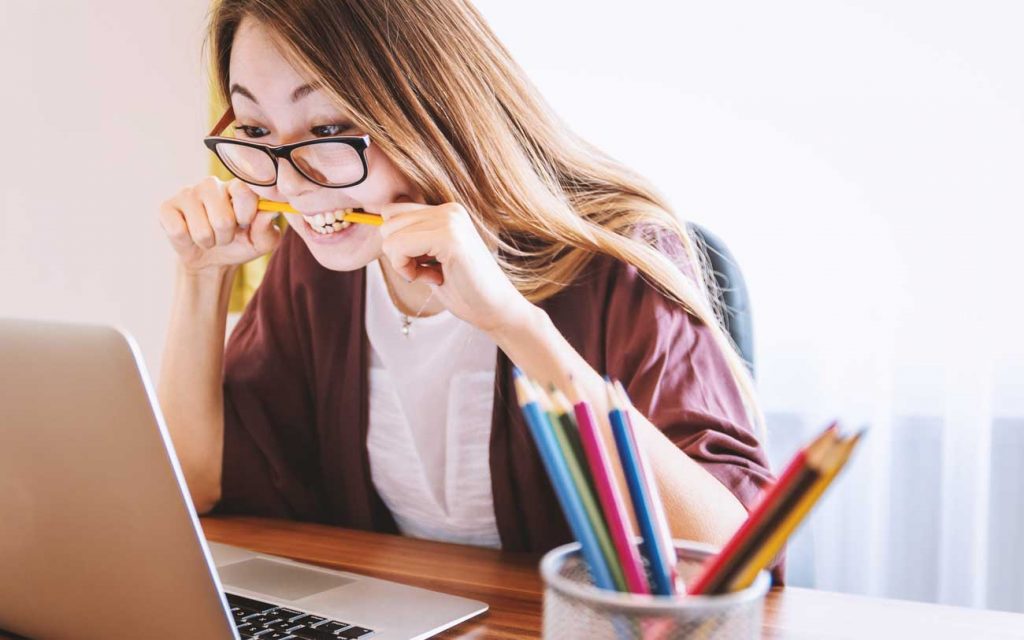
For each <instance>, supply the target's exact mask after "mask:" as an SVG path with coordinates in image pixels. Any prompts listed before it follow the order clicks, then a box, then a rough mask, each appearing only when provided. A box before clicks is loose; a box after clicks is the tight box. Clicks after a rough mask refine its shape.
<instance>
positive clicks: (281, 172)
mask: <svg viewBox="0 0 1024 640" xmlns="http://www.w3.org/2000/svg"><path fill="white" fill-rule="evenodd" d="M316 188H317V185H316V184H314V183H312V182H310V181H309V180H308V179H307V178H306V176H304V175H302V174H301V173H299V172H298V171H297V170H296V169H295V167H293V166H292V163H291V162H288V161H287V160H284V159H282V160H281V161H280V162H278V163H277V190H278V192H279V193H280V194H281V195H282V196H284V197H286V198H289V199H290V198H297V197H298V196H301V195H303V194H305V193H309V192H310V191H312V190H313V189H316Z"/></svg>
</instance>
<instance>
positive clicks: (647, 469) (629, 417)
mask: <svg viewBox="0 0 1024 640" xmlns="http://www.w3.org/2000/svg"><path fill="white" fill-rule="evenodd" d="M612 391H613V392H614V393H615V396H616V398H617V399H618V401H619V406H620V407H622V413H623V416H624V417H625V419H626V426H627V427H628V432H629V438H630V440H631V441H632V442H633V446H634V447H635V448H636V452H637V459H638V460H639V462H640V470H641V471H642V473H643V478H644V482H645V483H646V484H647V486H648V488H649V489H648V490H649V492H650V495H651V507H652V511H653V514H654V527H655V532H656V533H657V535H658V539H659V541H660V545H659V546H660V548H661V551H662V553H663V554H664V556H665V558H664V561H665V568H666V570H667V571H668V574H669V580H671V583H672V593H676V592H678V591H682V592H683V593H685V592H686V586H685V585H684V584H682V580H681V579H680V577H679V571H678V564H679V558H678V556H677V555H676V545H675V541H674V540H673V539H672V530H671V529H670V528H669V526H668V518H667V517H666V516H665V503H664V502H662V500H661V493H660V491H659V490H658V483H657V481H656V480H655V477H654V470H653V469H654V467H652V466H651V463H650V461H649V460H648V458H647V454H646V452H645V451H644V448H643V447H641V446H640V443H639V442H638V441H637V439H636V425H635V424H634V423H633V411H634V410H635V408H634V407H633V403H632V402H631V401H630V399H629V394H627V393H626V388H625V387H623V386H622V382H621V381H619V380H613V381H612Z"/></svg>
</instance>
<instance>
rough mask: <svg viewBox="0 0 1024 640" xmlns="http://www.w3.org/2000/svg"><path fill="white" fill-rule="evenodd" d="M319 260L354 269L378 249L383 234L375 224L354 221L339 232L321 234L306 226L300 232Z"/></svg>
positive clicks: (338, 268)
mask: <svg viewBox="0 0 1024 640" xmlns="http://www.w3.org/2000/svg"><path fill="white" fill-rule="evenodd" d="M299 235H300V236H301V237H302V240H303V241H304V242H305V243H306V246H307V247H308V248H309V252H310V253H312V254H313V257H314V258H316V261H317V262H319V263H320V264H321V266H323V267H324V268H325V269H330V270H331V271H355V270H356V269H362V268H363V267H365V266H366V265H367V264H368V263H369V262H370V261H371V260H373V259H374V257H375V256H376V255H377V254H378V253H379V247H377V246H374V245H379V244H380V236H379V234H378V232H377V229H376V228H375V227H372V226H370V225H363V224H353V225H352V226H350V227H348V228H347V229H344V230H342V231H340V232H334V233H328V234H320V233H318V232H317V231H314V230H313V229H311V228H309V227H307V228H305V229H303V233H300V234H299Z"/></svg>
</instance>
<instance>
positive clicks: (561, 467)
mask: <svg viewBox="0 0 1024 640" xmlns="http://www.w3.org/2000/svg"><path fill="white" fill-rule="evenodd" d="M513 378H514V382H515V387H516V396H517V398H518V401H519V407H520V408H521V409H522V411H523V415H524V416H525V417H526V424H527V426H528V427H529V429H530V433H531V435H532V436H533V440H534V442H535V443H536V444H537V449H538V450H539V451H540V457H541V461H542V462H543V463H544V468H545V470H546V471H547V474H548V478H549V479H550V480H551V485H552V487H553V488H554V490H555V495H556V496H557V497H558V502H559V504H560V505H561V507H562V512H563V513H564V514H565V519H566V520H567V521H568V522H569V528H570V529H571V530H572V533H573V535H574V536H575V537H576V539H577V540H578V541H579V543H580V547H581V548H582V552H583V559H584V560H585V561H586V563H587V566H588V568H589V569H590V575H591V577H592V578H593V579H594V584H595V585H597V586H598V587H600V588H602V589H608V590H609V591H615V582H614V581H613V580H612V574H611V571H610V570H609V569H608V564H607V563H606V562H605V559H604V555H603V554H602V552H601V546H600V544H599V543H598V541H597V535H596V534H595V532H594V529H593V527H592V526H591V525H590V522H589V521H588V520H587V514H586V511H585V510H584V508H583V502H582V500H581V498H580V495H579V493H578V492H577V491H576V487H575V485H574V484H573V480H572V476H571V475H570V473H569V468H568V466H567V465H566V461H565V458H564V457H563V455H562V453H561V449H560V448H559V446H558V441H557V440H556V439H555V433H554V429H553V427H552V425H551V423H550V422H549V420H548V417H547V415H546V414H545V413H544V412H543V411H542V410H541V408H540V406H539V405H538V404H537V399H536V390H535V389H534V388H533V385H532V383H531V382H530V381H529V380H527V379H526V377H525V376H524V375H523V373H522V372H521V371H520V370H519V368H518V367H516V368H514V369H513Z"/></svg>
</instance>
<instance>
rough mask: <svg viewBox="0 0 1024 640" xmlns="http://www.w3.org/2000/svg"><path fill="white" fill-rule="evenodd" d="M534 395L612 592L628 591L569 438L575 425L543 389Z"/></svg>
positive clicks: (581, 460)
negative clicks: (587, 521)
mask: <svg viewBox="0 0 1024 640" xmlns="http://www.w3.org/2000/svg"><path fill="white" fill-rule="evenodd" d="M537 392H538V396H539V397H540V405H541V408H542V409H543V410H544V411H545V412H546V413H547V415H548V417H549V418H550V420H551V426H552V428H553V430H554V433H555V439H556V440H557V441H558V445H559V447H560V448H561V451H562V455H563V456H564V457H565V462H566V464H567V466H568V467H569V474H570V475H571V476H572V479H573V482H574V484H575V485H576V491H577V492H578V493H579V496H580V499H581V500H582V502H583V509H584V511H586V513H587V517H588V518H589V519H590V525H591V526H592V527H593V529H594V533H595V534H596V536H597V542H598V544H600V545H601V553H602V554H603V555H604V559H605V562H606V563H607V564H608V570H609V571H610V572H611V574H612V581H613V582H614V583H615V588H616V589H618V590H619V591H627V590H628V589H627V587H626V579H625V576H624V575H623V572H622V566H621V564H620V563H619V558H618V556H617V555H616V554H615V547H614V545H613V544H612V540H611V536H609V535H608V525H607V524H605V519H604V514H602V513H601V505H600V504H599V503H598V501H597V496H596V495H595V494H594V491H593V489H592V488H591V486H592V485H591V483H590V482H588V476H589V473H588V472H587V464H586V459H584V458H583V457H582V450H581V451H580V452H579V453H577V451H576V449H575V448H574V447H573V445H572V442H571V439H570V437H569V433H571V432H573V431H575V430H576V425H575V423H573V422H572V418H571V417H570V416H569V413H568V412H566V411H565V408H566V407H559V406H557V405H556V404H555V403H554V399H553V398H551V397H549V396H547V395H546V394H544V391H543V389H539V388H538V389H537ZM563 399H564V398H563ZM566 404H568V401H566Z"/></svg>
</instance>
